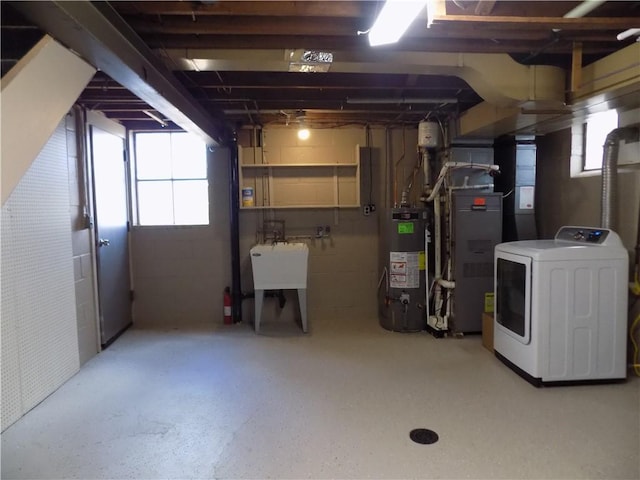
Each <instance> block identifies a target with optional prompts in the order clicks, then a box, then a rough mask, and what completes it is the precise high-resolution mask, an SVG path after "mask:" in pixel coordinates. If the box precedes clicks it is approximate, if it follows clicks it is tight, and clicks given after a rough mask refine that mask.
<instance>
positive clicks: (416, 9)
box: [369, 0, 428, 47]
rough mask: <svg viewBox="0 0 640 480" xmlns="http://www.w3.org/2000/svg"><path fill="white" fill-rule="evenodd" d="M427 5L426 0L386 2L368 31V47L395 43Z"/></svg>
mask: <svg viewBox="0 0 640 480" xmlns="http://www.w3.org/2000/svg"><path fill="white" fill-rule="evenodd" d="M427 3H428V2H427V0H387V1H386V2H385V4H384V5H383V6H382V10H380V14H379V15H378V18H376V21H375V23H374V24H373V27H371V30H369V45H371V46H372V47H375V46H377V45H386V44H389V43H395V42H397V41H398V40H399V39H400V37H401V36H402V35H403V34H404V32H406V31H407V29H408V28H409V26H410V25H411V24H412V23H413V21H414V20H415V19H416V18H417V17H418V15H419V14H420V12H421V11H422V9H423V8H424V7H425V5H426V4H427Z"/></svg>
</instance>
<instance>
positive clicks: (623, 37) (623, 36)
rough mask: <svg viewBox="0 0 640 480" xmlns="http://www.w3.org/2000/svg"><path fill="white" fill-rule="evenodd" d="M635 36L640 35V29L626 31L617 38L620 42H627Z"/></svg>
mask: <svg viewBox="0 0 640 480" xmlns="http://www.w3.org/2000/svg"><path fill="white" fill-rule="evenodd" d="M633 35H640V28H630V29H629V30H625V31H624V32H622V33H619V34H618V35H617V36H616V38H617V39H618V40H626V39H627V38H629V37H631V36H633Z"/></svg>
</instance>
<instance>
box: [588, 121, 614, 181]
mask: <svg viewBox="0 0 640 480" xmlns="http://www.w3.org/2000/svg"><path fill="white" fill-rule="evenodd" d="M616 128H618V112H617V111H616V110H607V111H606V112H600V113H596V114H595V115H591V116H590V117H589V119H588V120H587V123H585V124H584V142H585V143H584V168H583V170H585V171H588V170H600V169H601V168H602V156H603V153H604V148H603V146H604V142H605V140H606V139H607V135H609V133H611V131H612V130H614V129H616Z"/></svg>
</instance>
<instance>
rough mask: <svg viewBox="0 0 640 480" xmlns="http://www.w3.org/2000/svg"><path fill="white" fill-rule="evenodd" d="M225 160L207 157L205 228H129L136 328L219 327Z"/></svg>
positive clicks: (225, 244) (225, 243)
mask: <svg viewBox="0 0 640 480" xmlns="http://www.w3.org/2000/svg"><path fill="white" fill-rule="evenodd" d="M228 159H229V155H228V151H227V150H226V149H219V150H216V151H215V152H211V153H209V157H208V165H209V193H210V202H209V207H210V214H209V216H210V225H206V226H200V225H199V226H162V227H134V228H133V229H132V232H131V247H132V248H131V261H132V271H133V289H134V292H135V293H134V295H135V296H134V302H133V323H134V327H136V328H189V327H193V326H202V325H211V324H213V323H221V322H222V312H223V310H222V307H223V306H222V295H223V291H224V287H225V286H226V285H230V284H231V250H230V245H231V243H230V233H229V232H230V230H229V160H228Z"/></svg>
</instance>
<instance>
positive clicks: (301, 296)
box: [298, 288, 307, 333]
mask: <svg viewBox="0 0 640 480" xmlns="http://www.w3.org/2000/svg"><path fill="white" fill-rule="evenodd" d="M298 303H299V304H300V317H302V331H303V332H304V333H307V289H306V288H299V289H298Z"/></svg>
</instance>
